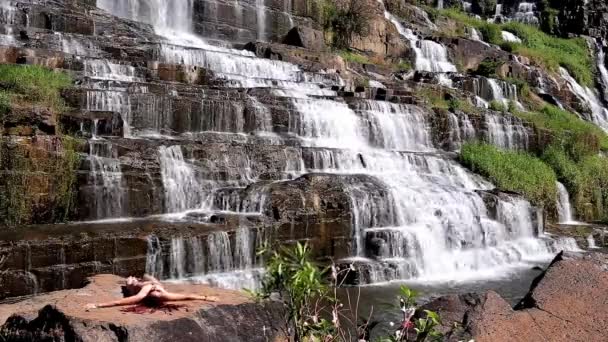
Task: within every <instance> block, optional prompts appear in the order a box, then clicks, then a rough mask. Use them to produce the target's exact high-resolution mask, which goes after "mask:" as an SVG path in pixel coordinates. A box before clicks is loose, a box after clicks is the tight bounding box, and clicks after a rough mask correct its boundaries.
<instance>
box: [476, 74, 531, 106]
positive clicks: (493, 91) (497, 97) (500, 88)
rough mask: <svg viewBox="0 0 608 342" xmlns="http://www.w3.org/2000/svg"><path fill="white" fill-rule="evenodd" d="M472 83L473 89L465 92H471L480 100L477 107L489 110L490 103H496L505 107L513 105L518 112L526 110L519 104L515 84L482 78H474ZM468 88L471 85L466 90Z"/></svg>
mask: <svg viewBox="0 0 608 342" xmlns="http://www.w3.org/2000/svg"><path fill="white" fill-rule="evenodd" d="M471 82H472V89H465V90H470V91H472V92H473V93H474V94H475V95H476V97H477V99H478V100H477V103H476V106H478V107H483V108H488V107H489V102H492V101H496V102H499V103H501V104H502V105H503V106H505V107H510V106H511V105H512V104H513V105H515V106H516V107H517V109H518V110H524V107H523V105H522V104H521V103H520V102H519V98H518V96H517V86H516V85H515V84H511V83H508V82H506V81H501V80H497V79H493V78H486V77H482V76H479V77H477V78H474V79H473V80H472V81H471ZM467 84H468V83H467ZM467 87H469V85H467V86H465V88H467Z"/></svg>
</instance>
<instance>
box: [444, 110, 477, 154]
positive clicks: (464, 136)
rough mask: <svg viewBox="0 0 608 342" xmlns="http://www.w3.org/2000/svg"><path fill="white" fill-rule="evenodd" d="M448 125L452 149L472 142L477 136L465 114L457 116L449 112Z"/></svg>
mask: <svg viewBox="0 0 608 342" xmlns="http://www.w3.org/2000/svg"><path fill="white" fill-rule="evenodd" d="M448 124H449V127H450V143H451V144H452V149H459V148H460V146H461V145H462V143H464V142H466V141H470V140H474V139H475V137H476V136H477V134H476V132H475V127H473V123H471V120H469V117H468V115H466V114H463V115H460V116H459V115H456V114H454V113H451V112H450V113H448Z"/></svg>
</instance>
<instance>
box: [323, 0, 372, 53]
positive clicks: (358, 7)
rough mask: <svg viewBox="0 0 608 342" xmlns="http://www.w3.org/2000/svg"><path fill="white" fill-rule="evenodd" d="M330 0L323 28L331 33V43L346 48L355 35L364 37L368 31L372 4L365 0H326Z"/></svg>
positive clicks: (339, 47)
mask: <svg viewBox="0 0 608 342" xmlns="http://www.w3.org/2000/svg"><path fill="white" fill-rule="evenodd" d="M326 1H331V3H330V4H328V5H327V7H326V8H327V9H326V22H325V28H326V29H328V30H330V31H331V32H332V33H333V42H332V43H333V45H334V47H336V48H338V49H347V48H349V47H350V46H351V45H352V42H353V39H354V37H355V35H358V36H361V37H365V36H367V34H368V33H369V21H370V20H371V18H372V16H373V9H374V8H373V6H371V5H370V3H369V2H368V1H366V0H326Z"/></svg>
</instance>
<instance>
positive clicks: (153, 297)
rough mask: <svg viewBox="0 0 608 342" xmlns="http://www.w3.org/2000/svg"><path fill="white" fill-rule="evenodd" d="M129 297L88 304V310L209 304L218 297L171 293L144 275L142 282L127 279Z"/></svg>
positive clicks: (131, 278) (154, 279)
mask: <svg viewBox="0 0 608 342" xmlns="http://www.w3.org/2000/svg"><path fill="white" fill-rule="evenodd" d="M125 288H126V292H127V296H126V297H125V298H123V299H119V300H116V301H113V302H107V303H99V304H87V305H86V308H87V309H99V308H110V307H114V306H125V305H135V304H144V305H146V306H151V307H154V306H160V305H161V304H163V303H164V302H176V301H185V300H204V301H208V302H215V301H217V298H216V297H211V296H200V295H195V294H179V293H171V292H168V291H167V290H165V288H164V287H163V286H162V284H161V283H160V282H159V281H158V280H157V279H156V278H154V277H152V276H149V275H144V276H143V279H142V280H139V279H137V278H135V277H129V278H127V283H126V286H125Z"/></svg>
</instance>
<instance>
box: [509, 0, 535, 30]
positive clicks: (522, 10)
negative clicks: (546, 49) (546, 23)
mask: <svg viewBox="0 0 608 342" xmlns="http://www.w3.org/2000/svg"><path fill="white" fill-rule="evenodd" d="M535 12H536V4H535V3H533V2H521V3H519V5H518V6H517V12H515V17H514V19H515V20H516V21H519V22H522V23H524V24H528V25H538V24H539V19H538V17H537V16H536V13H535Z"/></svg>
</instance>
